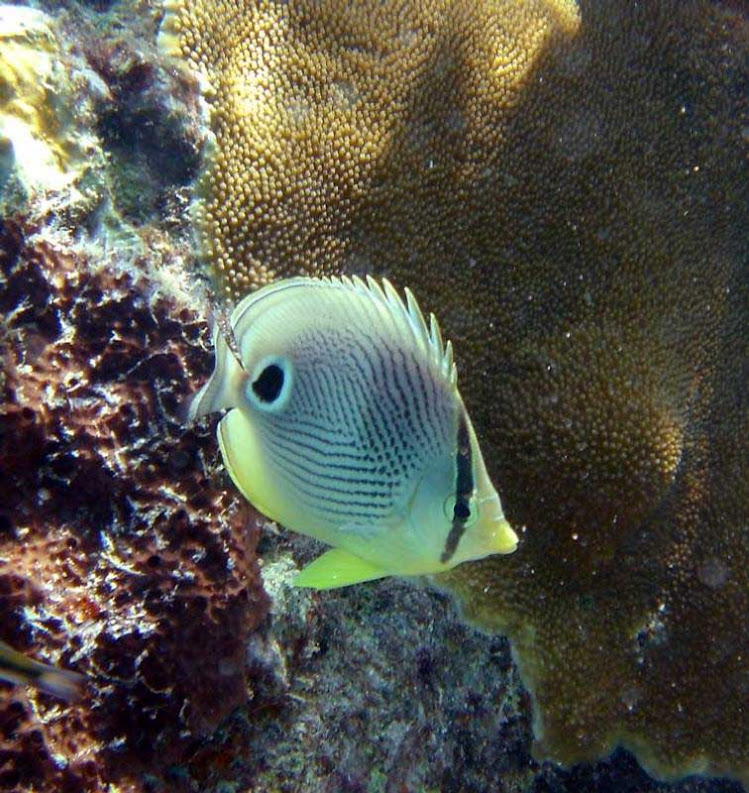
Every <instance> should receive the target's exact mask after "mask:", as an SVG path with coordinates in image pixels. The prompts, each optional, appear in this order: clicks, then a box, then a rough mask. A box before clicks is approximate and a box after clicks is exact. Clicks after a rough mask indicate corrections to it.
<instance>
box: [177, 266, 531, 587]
mask: <svg viewBox="0 0 749 793" xmlns="http://www.w3.org/2000/svg"><path fill="white" fill-rule="evenodd" d="M229 326H230V330H231V332H232V333H233V340H232V339H231V338H227V336H226V335H225V333H223V332H222V331H221V330H220V329H219V328H216V329H215V330H214V335H213V344H214V348H215V368H214V371H213V374H212V375H211V377H210V378H209V380H208V381H207V382H206V384H205V385H204V386H203V387H202V388H201V389H200V390H199V391H198V392H197V393H196V394H195V395H194V397H193V398H192V400H191V401H190V403H189V404H188V407H187V418H188V420H189V421H190V422H193V421H196V420H198V419H200V418H201V417H203V416H205V415H207V414H209V413H213V412H217V411H223V410H228V412H227V413H226V414H225V415H224V416H223V417H222V418H221V420H220V422H219V424H218V430H217V434H218V443H219V447H220V450H221V455H222V458H223V460H224V464H225V466H226V469H227V470H228V473H229V475H230V477H231V479H232V480H233V482H234V484H235V485H236V486H237V488H238V489H239V491H240V492H241V493H242V494H243V495H244V496H245V498H246V499H247V500H248V501H249V502H250V503H251V504H252V505H253V506H254V507H255V508H256V509H257V510H258V511H259V512H261V513H263V514H264V515H266V516H267V517H269V518H270V519H272V520H275V521H277V522H278V523H280V524H282V525H283V526H285V527H286V528H287V529H291V530H292V531H295V532H298V533H301V534H305V535H308V536H310V537H314V538H316V539H318V540H321V541H322V542H324V543H326V544H328V545H330V546H332V547H331V548H330V549H329V550H327V551H326V552H325V553H323V554H322V555H321V556H320V557H318V558H317V559H315V560H314V561H313V562H311V563H310V564H309V565H308V566H307V567H305V568H304V569H303V570H302V571H301V572H300V573H299V574H298V575H297V577H296V580H295V583H296V585H297V586H302V587H311V588H315V589H331V588H335V587H341V586H348V585H351V584H356V583H360V582H363V581H371V580H375V579H379V578H384V577H387V576H423V575H432V574H437V573H440V572H443V571H446V570H449V569H451V568H452V567H454V566H456V565H458V564H460V563H462V562H466V561H469V560H475V559H481V558H484V557H486V556H489V555H492V554H507V553H512V552H513V551H514V550H515V549H516V547H517V544H518V537H517V534H516V533H515V531H514V530H513V529H512V527H511V526H510V524H509V523H508V522H507V520H506V519H505V516H504V513H503V511H502V504H501V501H500V498H499V495H498V493H497V491H496V489H495V488H494V486H493V484H492V482H491V480H490V478H489V475H488V473H487V469H486V465H485V464H484V459H483V457H482V455H481V450H480V448H479V443H478V440H477V437H476V432H475V430H474V428H473V425H472V424H471V420H470V418H469V415H468V412H467V410H466V408H465V405H464V403H463V400H462V398H461V395H460V392H459V391H458V378H457V368H456V365H455V362H454V360H453V347H452V343H451V342H450V341H448V342H447V343H446V344H445V343H444V342H443V339H442V334H441V331H440V328H439V325H438V323H437V320H436V319H435V317H434V315H433V314H431V315H430V317H429V322H428V323H427V320H425V318H424V314H423V313H422V311H421V309H420V307H419V305H418V303H417V301H416V299H415V298H414V296H413V294H412V293H411V291H410V290H408V289H406V290H405V300H404V299H403V298H402V297H401V296H400V295H399V294H398V292H397V291H396V289H395V287H393V286H392V284H390V283H389V282H388V281H387V280H385V279H383V280H382V283H379V282H378V281H376V280H375V279H374V278H372V277H367V278H366V280H363V279H361V278H359V277H352V278H349V277H345V276H344V277H330V278H313V277H295V278H289V279H285V280H281V281H277V282H275V283H271V284H269V285H267V286H265V287H263V288H261V289H259V290H258V291H256V292H253V293H250V294H249V295H248V296H247V297H245V298H244V299H243V300H242V301H241V302H239V303H238V304H237V306H236V307H235V308H234V310H233V312H232V314H231V317H230V320H229ZM233 347H234V349H233Z"/></svg>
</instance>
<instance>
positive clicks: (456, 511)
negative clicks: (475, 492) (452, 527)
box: [443, 496, 478, 526]
mask: <svg viewBox="0 0 749 793" xmlns="http://www.w3.org/2000/svg"><path fill="white" fill-rule="evenodd" d="M443 511H444V513H445V517H446V518H447V519H448V520H449V521H450V522H451V523H452V521H453V520H455V519H456V518H457V519H458V520H459V521H461V522H462V523H465V524H466V525H467V526H470V525H471V524H473V523H474V522H475V520H476V518H477V517H478V505H477V504H476V500H475V498H474V497H473V496H471V498H470V500H469V501H468V502H465V501H459V502H456V501H455V496H449V497H448V498H446V499H445V503H444V506H443Z"/></svg>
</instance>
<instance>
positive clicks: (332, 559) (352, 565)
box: [294, 548, 391, 589]
mask: <svg viewBox="0 0 749 793" xmlns="http://www.w3.org/2000/svg"><path fill="white" fill-rule="evenodd" d="M389 575H391V573H389V572H388V571H387V570H383V569H382V568H381V567H380V566H379V565H377V564H375V563H374V562H369V561H367V560H366V559H362V557H361V556H356V555H355V554H353V553H351V552H350V551H347V550H345V549H344V548H331V549H330V550H329V551H326V552H325V553H324V554H323V555H322V556H318V558H317V559H315V560H314V562H310V564H308V565H307V566H306V567H305V568H304V569H303V570H302V571H301V572H300V573H299V574H298V575H297V576H296V578H295V579H294V586H298V587H308V588H310V589H337V588H339V587H344V586H351V585H352V584H360V583H362V582H364V581H374V580H375V579H377V578H386V577H387V576H389Z"/></svg>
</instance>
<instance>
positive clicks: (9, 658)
mask: <svg viewBox="0 0 749 793" xmlns="http://www.w3.org/2000/svg"><path fill="white" fill-rule="evenodd" d="M0 679H2V680H7V681H8V682H9V683H15V684H21V685H29V686H35V687H36V688H38V689H39V690H40V691H44V692H46V693H47V694H52V696H55V697H57V698H58V699H64V700H66V701H67V702H72V701H73V700H74V699H77V698H78V696H79V695H80V693H81V688H82V687H83V682H84V680H85V678H84V676H83V675H79V674H78V673H77V672H71V671H70V670H69V669H60V668H59V667H57V666H49V665H48V664H43V663H41V662H40V661H34V660H33V659H32V658H29V657H28V656H27V655H24V654H23V653H19V652H18V650H14V649H13V648H12V647H11V646H10V645H9V644H6V643H5V642H3V641H0Z"/></svg>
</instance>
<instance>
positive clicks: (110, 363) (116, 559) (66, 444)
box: [0, 220, 267, 791]
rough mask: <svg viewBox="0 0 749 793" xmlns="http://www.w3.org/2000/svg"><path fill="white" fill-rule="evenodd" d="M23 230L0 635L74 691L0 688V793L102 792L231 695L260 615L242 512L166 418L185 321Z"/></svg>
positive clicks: (180, 365)
mask: <svg viewBox="0 0 749 793" xmlns="http://www.w3.org/2000/svg"><path fill="white" fill-rule="evenodd" d="M36 231H37V229H34V228H30V227H29V226H28V224H24V223H18V222H12V221H8V220H6V221H5V222H4V223H3V224H2V227H0V315H1V316H2V318H3V319H2V324H1V325H0V334H1V335H2V345H1V346H0V349H1V350H2V361H1V364H0V393H1V394H2V399H1V400H0V530H1V531H0V592H1V593H2V597H0V624H1V625H2V637H3V639H5V640H7V641H8V642H10V643H11V644H13V646H15V647H16V648H18V649H20V650H33V653H32V654H33V655H34V656H35V657H37V658H39V659H40V660H44V661H48V662H53V663H55V662H60V663H62V665H64V666H66V667H69V668H73V669H76V670H78V671H80V672H83V673H85V674H86V675H87V676H88V678H89V686H88V692H87V695H86V696H85V697H84V698H83V700H82V701H81V702H80V703H78V704H76V705H74V706H70V707H65V706H63V705H61V704H60V703H58V702H57V701H55V700H53V699H51V698H50V697H48V696H46V695H44V694H40V693H39V692H35V691H31V690H28V691H25V690H24V689H23V688H22V687H21V688H12V687H10V686H8V685H3V686H2V690H1V691H0V714H1V716H0V722H2V724H3V731H2V744H1V745H0V787H2V788H3V789H18V788H21V789H24V790H28V789H40V790H52V789H55V790H61V791H63V790H71V791H73V790H82V789H91V790H95V789H105V788H106V786H107V785H108V784H110V783H112V782H113V781H118V780H119V781H121V782H122V783H123V784H128V780H129V782H130V783H132V782H133V780H138V779H140V775H142V774H143V773H145V771H147V772H148V773H149V774H151V775H154V774H164V773H165V769H167V768H168V767H169V766H170V765H172V764H176V763H179V762H181V761H182V760H184V759H185V758H186V757H189V756H190V754H191V752H193V751H194V749H195V746H196V745H197V744H198V742H199V739H200V738H202V737H204V736H206V735H209V734H210V733H211V732H212V731H213V730H214V729H215V727H216V726H217V725H218V724H219V722H220V721H221V720H222V719H223V718H224V717H225V716H227V714H229V713H230V712H231V711H232V709H233V708H235V707H237V706H238V705H241V704H243V703H244V702H245V701H246V699H247V697H248V693H249V692H251V690H252V689H251V685H252V670H251V668H250V665H249V664H248V658H247V651H246V643H247V640H248V637H249V636H250V635H251V634H252V632H253V631H254V630H255V629H256V628H257V627H258V625H259V624H260V623H261V622H262V620H263V618H264V616H265V613H266V607H267V602H266V597H265V595H264V593H263V590H262V586H261V583H260V578H259V571H258V567H257V563H256V556H255V543H256V540H257V529H256V527H255V523H254V515H253V513H252V512H251V510H250V509H249V507H246V506H244V505H243V504H242V503H241V502H239V501H238V500H237V499H236V498H234V497H233V495H232V493H231V490H230V488H228V487H227V486H226V482H225V481H224V480H223V479H222V477H221V476H216V475H215V473H214V474H212V473H211V470H212V469H211V466H212V464H213V460H214V458H215V449H214V446H213V441H212V437H211V436H210V435H209V434H208V433H202V434H201V433H193V432H190V433H186V432H185V431H184V429H183V428H182V427H181V425H180V422H179V420H178V418H177V415H178V412H179V406H180V402H181V400H183V399H184V397H185V395H186V394H187V393H189V391H190V390H191V387H192V383H194V382H195V381H196V380H199V379H201V378H203V377H206V376H207V374H208V367H209V365H210V361H209V357H208V356H207V354H206V350H205V345H206V341H207V340H206V339H205V325H204V323H203V321H202V320H201V318H200V317H199V315H198V314H196V312H195V311H194V310H193V309H192V308H191V307H190V303H189V302H188V300H187V298H186V296H184V295H180V293H179V292H178V291H176V290H169V289H167V288H166V287H165V286H164V285H163V283H162V284H161V285H160V284H159V282H158V281H155V280H154V279H153V277H149V276H147V275H146V274H145V271H143V270H142V269H139V268H138V266H137V265H133V266H131V267H130V268H129V269H127V270H124V269H121V268H120V269H119V270H118V269H117V268H115V267H113V266H112V265H111V264H110V266H103V264H102V263H101V261H100V260H99V261H97V260H96V259H94V260H90V259H89V258H88V256H87V255H86V254H85V253H83V252H81V251H80V250H77V251H76V250H74V249H72V248H69V247H68V248H65V247H62V246H61V245H60V244H59V243H58V244H53V243H52V242H50V241H49V240H48V239H45V237H44V235H43V234H35V232H36ZM143 264H145V262H143V263H141V268H142V266H143ZM107 789H108V788H107ZM171 789H177V788H176V783H175V786H174V787H172V788H171Z"/></svg>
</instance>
